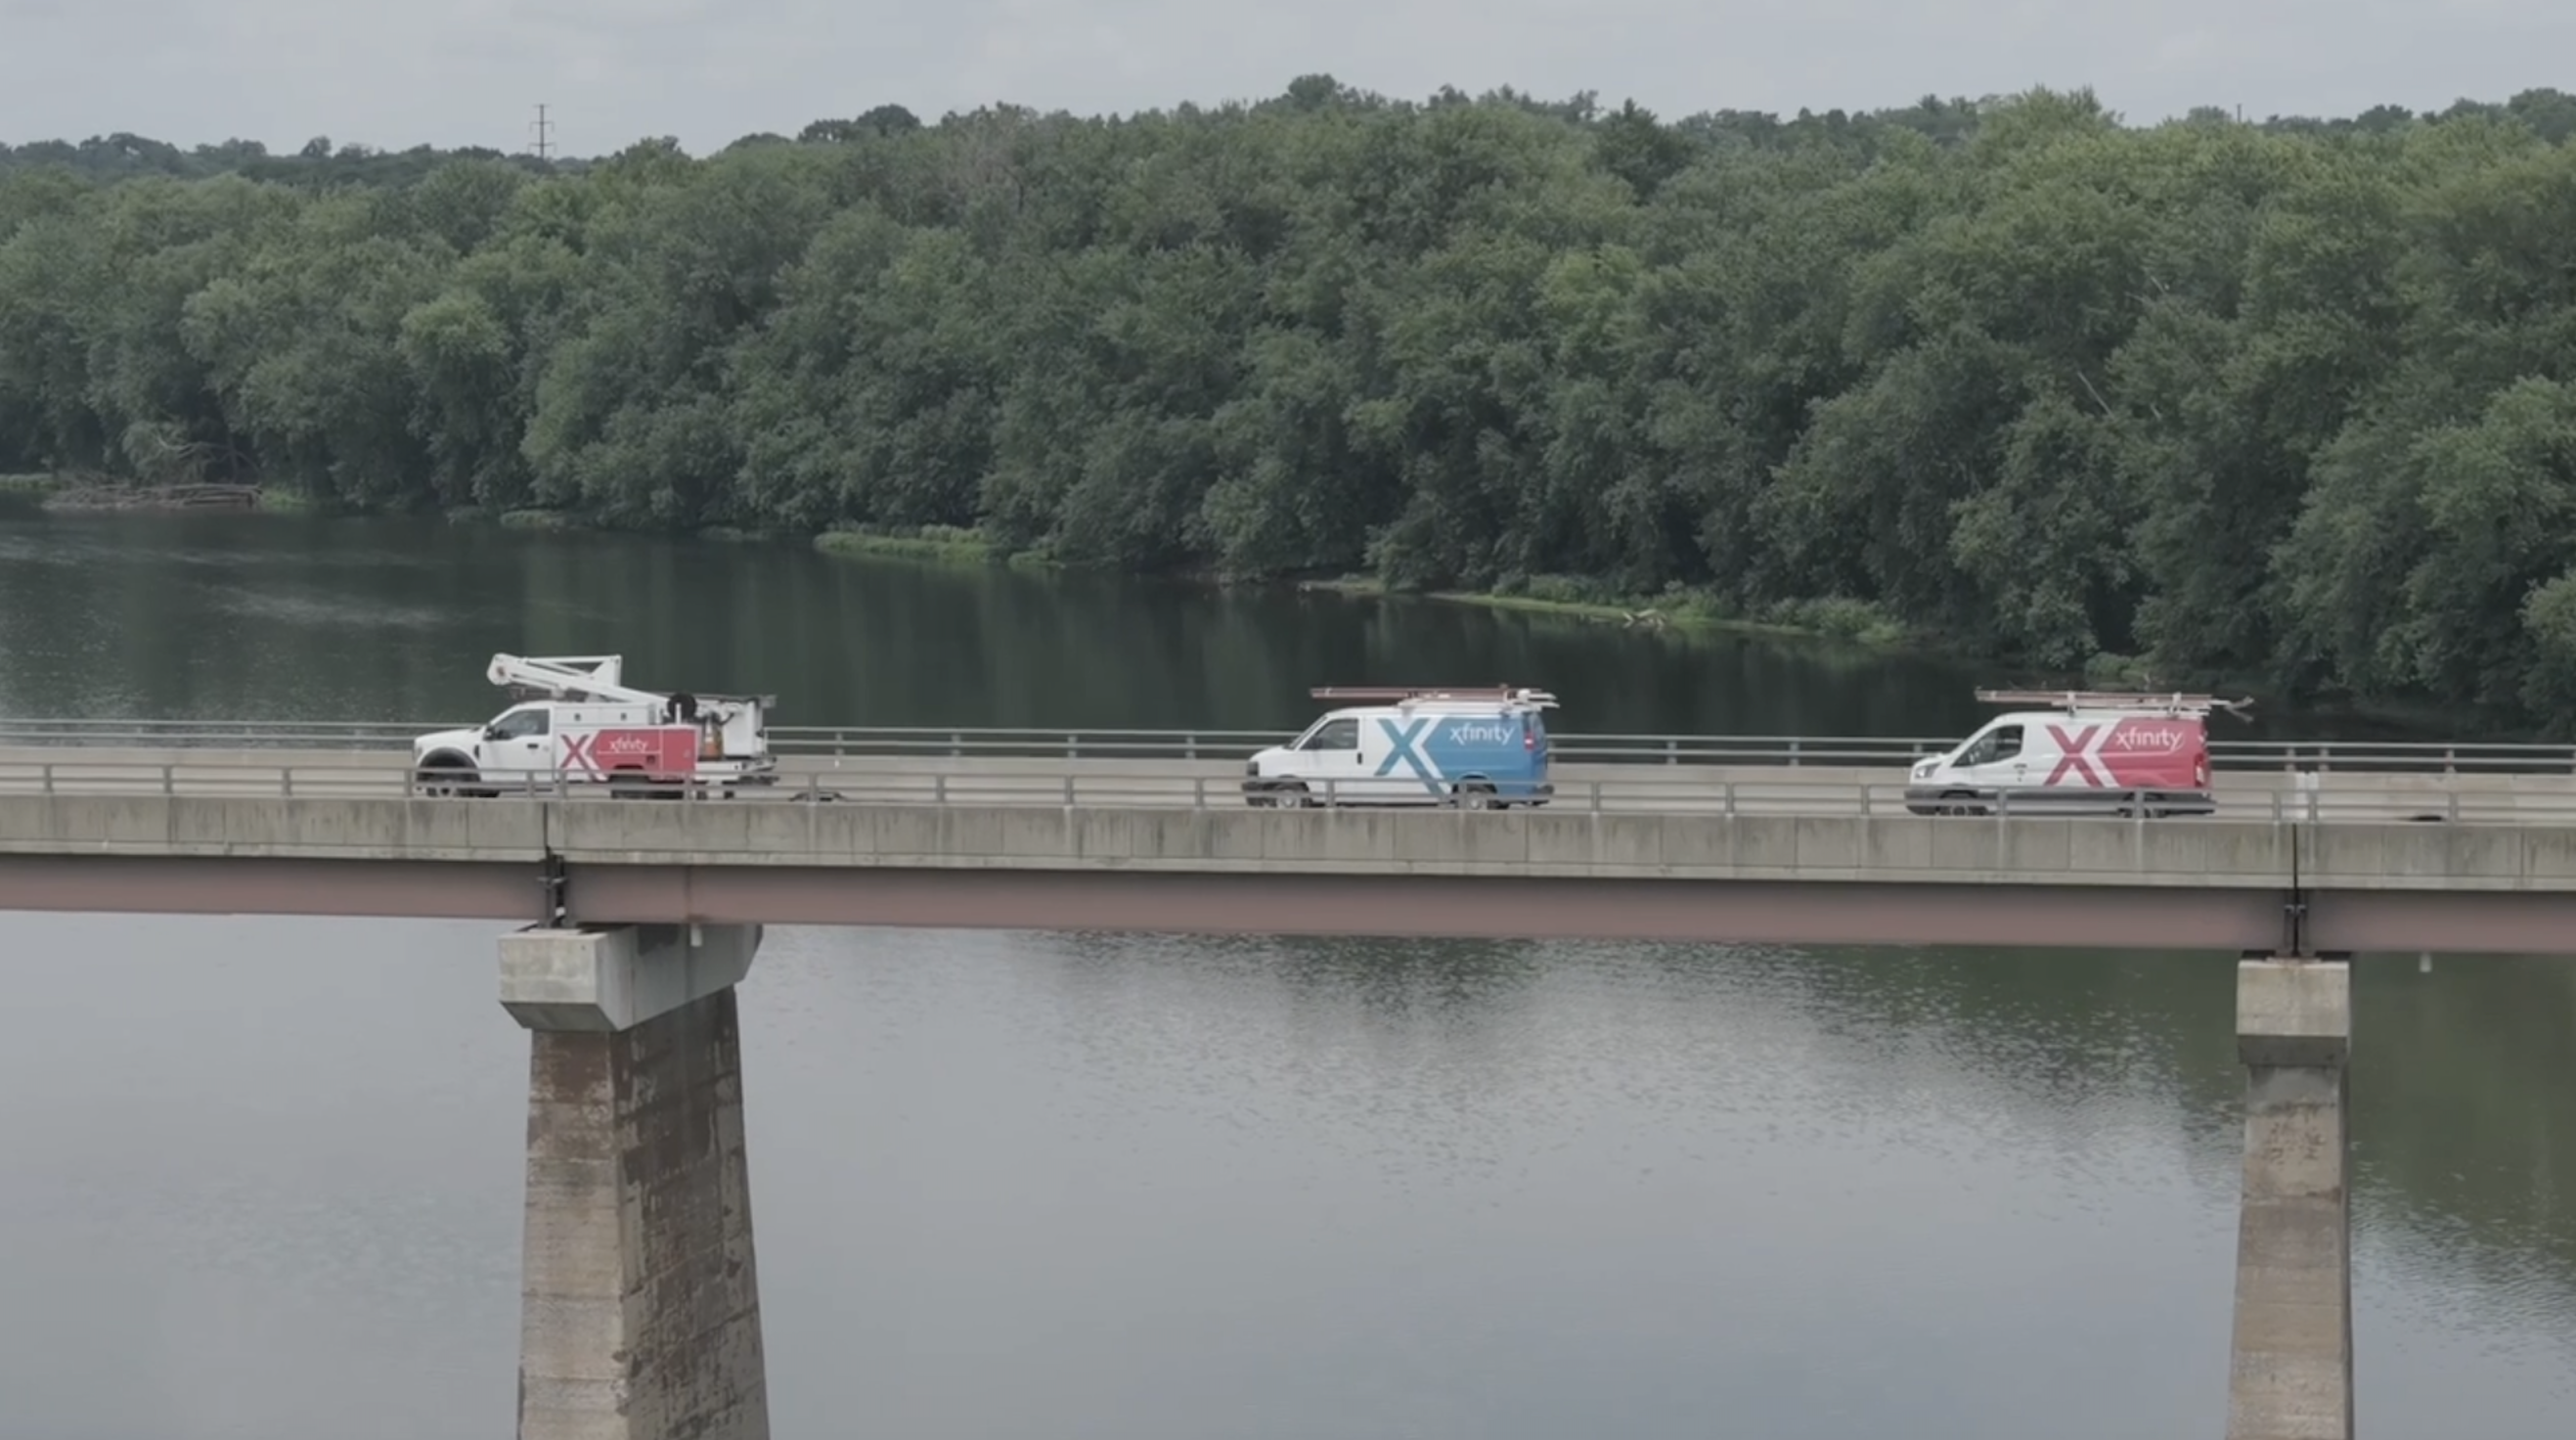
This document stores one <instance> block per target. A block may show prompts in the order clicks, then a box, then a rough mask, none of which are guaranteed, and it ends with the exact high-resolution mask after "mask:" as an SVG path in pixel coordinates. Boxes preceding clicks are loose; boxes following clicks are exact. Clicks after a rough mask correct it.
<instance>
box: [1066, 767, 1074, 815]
mask: <svg viewBox="0 0 2576 1440" xmlns="http://www.w3.org/2000/svg"><path fill="white" fill-rule="evenodd" d="M1064 803H1065V807H1066V808H1067V809H1071V808H1072V806H1073V772H1072V771H1070V770H1068V771H1066V772H1064Z"/></svg>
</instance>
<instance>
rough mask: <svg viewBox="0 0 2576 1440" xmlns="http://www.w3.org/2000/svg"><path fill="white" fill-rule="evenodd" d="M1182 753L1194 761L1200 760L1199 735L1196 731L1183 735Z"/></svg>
mask: <svg viewBox="0 0 2576 1440" xmlns="http://www.w3.org/2000/svg"><path fill="white" fill-rule="evenodd" d="M1181 754H1182V756H1183V758H1185V759H1188V760H1190V761H1191V762H1193V763H1195V762H1196V761H1197V760H1198V758H1199V737H1198V735H1197V734H1196V733H1192V734H1189V735H1185V736H1183V737H1181Z"/></svg>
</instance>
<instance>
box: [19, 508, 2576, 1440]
mask: <svg viewBox="0 0 2576 1440" xmlns="http://www.w3.org/2000/svg"><path fill="white" fill-rule="evenodd" d="M611 648H613V649H622V650H624V651H625V652H626V653H627V654H628V655H629V656H630V657H631V658H630V660H629V662H628V663H629V668H630V672H631V673H635V674H636V675H638V677H639V678H645V677H648V676H649V677H651V678H653V679H657V680H658V679H662V678H664V677H666V676H667V677H672V678H678V679H684V680H685V681H686V682H687V683H693V684H700V685H708V686H714V685H728V686H731V685H752V684H756V685H759V686H761V687H762V688H767V689H774V690H777V691H779V692H781V693H782V694H783V695H787V696H790V697H794V698H795V699H796V700H797V701H798V703H799V705H800V707H802V713H799V714H797V715H796V716H795V718H796V719H798V720H800V721H808V722H812V723H830V722H835V721H838V722H877V723H922V724H966V723H975V722H977V721H979V720H980V721H981V722H983V723H991V724H1032V725H1036V724H1043V725H1078V724H1091V725H1102V724H1123V725H1160V724H1197V725H1209V726H1215V725H1227V726H1247V727H1271V726H1279V727H1284V726H1290V725H1294V724H1296V723H1298V722H1299V720H1300V719H1302V718H1303V717H1304V716H1305V715H1306V714H1309V713H1311V707H1310V706H1309V705H1308V704H1307V702H1306V701H1305V700H1304V698H1303V693H1302V692H1303V689H1304V687H1305V686H1306V685H1308V684H1311V683H1321V682H1324V681H1332V680H1343V681H1348V680H1360V681H1390V680H1406V679H1416V678H1420V676H1421V675H1423V674H1425V673H1430V671H1431V670H1432V668H1433V667H1437V668H1438V669H1439V670H1440V671H1442V672H1443V673H1442V674H1441V678H1460V677H1465V678H1479V679H1482V678H1507V679H1513V680H1522V679H1527V680H1529V681H1531V682H1532V683H1541V684H1547V685H1550V686H1552V687H1553V688H1555V689H1557V690H1559V691H1560V692H1561V693H1563V694H1565V695H1566V696H1567V699H1568V703H1567V710H1568V712H1569V715H1570V716H1571V717H1572V718H1570V719H1569V720H1568V721H1567V722H1566V727H1567V728H1569V729H1587V730H1596V731H1598V730H1614V729H1627V730H1672V729H1699V730H1706V731H1728V730H1732V731H1738V732H1742V731H1753V730H1770V731H1789V730H1805V731H1808V732H1811V733H1812V732H1820V731H1832V730H1839V731H1842V732H1844V733H1856V732H1857V733H1868V732H1873V731H1875V732H1877V733H1900V734H1903V733H1919V732H1922V731H1924V730H1926V729H1946V728H1952V727H1955V726H1956V725H1958V724H1962V723H1966V722H1967V721H1968V720H1970V719H1972V718H1973V717H1974V715H1975V713H1976V712H1975V709H1974V707H1973V706H1966V705H1958V704H1955V703H1953V702H1954V700H1955V696H1956V693H1957V692H1962V691H1963V690H1964V687H1965V686H1967V685H1969V684H1972V683H1974V677H1962V676H1959V675H1956V674H1954V673H1951V672H1945V671H1942V670H1940V669H1939V668H1937V667H1929V666H1924V667H1904V668H1893V669H1881V668H1872V667H1870V666H1864V665H1859V664H1852V663H1839V664H1837V663H1828V662H1823V661H1818V660H1816V659H1814V658H1812V656H1808V655H1802V654H1801V653H1800V652H1796V651H1782V650H1776V649H1766V648H1761V647H1752V646H1745V645H1740V644H1729V643H1725V642H1719V641H1697V642H1693V643H1691V644H1687V645H1682V644H1675V643H1672V642H1670V641H1668V640H1657V639H1653V638H1648V637H1640V636H1634V635H1627V634H1622V633H1620V632H1617V631H1612V630H1605V629H1602V628H1600V627H1586V626H1561V625H1543V624H1534V623H1531V622H1528V621H1524V620H1516V619H1511V618H1508V617H1493V616H1486V615H1480V614H1478V613H1476V612H1473V611H1463V610H1450V609H1445V608H1435V607H1412V608H1403V609H1381V608H1377V607H1369V606H1362V605H1352V604H1347V603H1343V602H1338V601H1324V600H1319V599H1312V598H1306V599H1301V598H1298V597H1278V596H1270V597H1248V596H1234V597H1219V596H1212V595H1206V594H1201V593H1197V592H1187V591H1178V590H1163V589H1156V588H1152V587H1121V586H1109V585H1089V584H1057V583H1049V582H1042V581H1037V580H1034V579H1031V578H1029V577H1025V576H1017V575H1011V574H1007V573H988V572H983V571H965V572H959V571H952V570H936V569H925V568H922V567H908V566H880V565H852V564H848V563H845V562H826V561H823V560H821V559H820V558H819V557H812V556H808V555H804V554H800V553H797V552H793V551H774V550H760V549H751V548H745V547H731V546H698V547H689V546H681V545H671V544H662V543H657V542H636V541H622V540H611V539H605V538H602V537H553V536H523V535H512V534H507V533H496V532H489V531H472V532H468V531H459V530H453V529H450V528H448V527H443V526H401V525H378V524H369V525H357V526H345V525H344V526H336V527H335V526H331V525H319V524H317V525H309V526H308V525H292V524H290V525H277V524H270V523H263V522H252V523H249V524H245V523H243V522H241V521H237V520H227V519H220V518H215V517H187V518H186V519H183V520H146V521H133V520H118V521H82V522H77V523H70V522H59V521H43V522H29V521H20V522H17V523H15V524H12V523H10V522H7V521H5V520H0V714H16V715H30V714H40V713H55V714H60V713H88V714H127V715H169V716H209V717H235V718H241V717H258V718H286V717H291V716H297V715H329V716H335V717H340V718H351V719H388V720H391V719H423V718H429V719H436V718H447V717H470V716H475V715H479V714H482V713H484V712H485V711H487V710H489V709H490V708H492V698H493V692H491V691H490V690H489V689H488V687H485V686H484V685H483V684H482V683H481V677H480V664H481V661H482V659H483V658H484V657H485V656H486V655H488V654H489V653H490V652H491V651H493V650H495V649H519V650H526V651H536V652H544V651H549V650H592V649H611ZM1945 697H1950V698H1945ZM1944 707H1948V708H1944ZM502 928H503V927H500V926H495V925H483V924H447V923H431V922H405V923H394V924H386V923H380V922H366V923H350V922H337V921H323V920H277V919H195V918H189V919H176V918H157V917H132V916H41V915H24V914H10V915H0V967H5V968H6V969H7V970H8V971H9V972H10V973H9V974H8V975H7V976H6V979H7V981H8V983H9V985H10V987H11V988H10V991H9V993H10V995H11V998H12V1002H13V1004H14V1005H15V1007H16V1013H17V1014H18V1015H19V1016H21V1017H22V1023H21V1024H19V1025H17V1026H15V1027H12V1043H11V1044H9V1045H8V1046H5V1047H0V1153H5V1154H6V1155H7V1157H8V1161H7V1169H6V1172H5V1173H6V1176H7V1179H6V1182H5V1183H0V1433H6V1434H10V1435H18V1434H25V1435H29V1436H42V1437H61V1440H217V1437H223V1440H232V1437H244V1440H248V1437H259V1440H444V1437H451V1436H490V1435H506V1434H508V1433H509V1432H510V1426H511V1407H512V1376H513V1373H514V1362H515V1354H516V1345H517V1316H518V1290H517V1285H518V1279H517V1267H518V1244H519V1198H520V1197H519V1185H520V1168H519V1167H520V1131H521V1126H522V1124H523V1113H522V1106H523V1102H524V1095H523V1089H522V1087H523V1085H524V1078H525V1065H526V1053H527V1050H526V1039H525V1037H524V1035H523V1034H522V1032H520V1031H519V1030H518V1029H517V1028H516V1027H515V1026H514V1025H512V1024H511V1023H510V1021H509V1020H508V1019H507V1017H506V1016H504V1015H503V1013H502V1012H501V1010H500V1008H499V1006H498V1004H497V1003H496V1002H495V1001H494V998H493V964H494V949H493V940H494V938H495V937H496V936H497V935H498V934H499V933H500V931H501V929H502ZM2359 969H2360V974H2359V976H2358V981H2357V983H2358V986H2359V990H2360V996H2359V1016H2360V1019H2359V1030H2360V1034H2359V1036H2358V1041H2357V1060H2356V1071H2355V1077H2354V1086H2355V1096H2356V1117H2355V1133H2356V1145H2357V1153H2358V1173H2357V1176H2356V1219H2355V1228H2356V1245H2357V1248H2358V1252H2359V1253H2358V1262H2357V1265H2356V1276H2355V1302H2356V1307H2357V1321H2356V1331H2357V1336H2358V1345H2359V1350H2360V1370H2359V1391H2360V1395H2359V1400H2360V1405H2361V1407H2362V1423H2363V1424H2364V1425H2365V1426H2367V1427H2368V1429H2369V1431H2370V1433H2372V1434H2373V1435H2376V1436H2423V1437H2427V1440H2449V1437H2454V1436H2477V1437H2503V1440H2514V1437H2534V1440H2536V1437H2541V1436H2551V1437H2555V1436H2559V1435H2563V1434H2564V1433H2565V1431H2566V1421H2565V1407H2566V1406H2567V1405H2568V1404H2569V1403H2570V1402H2571V1401H2576V1204H2571V1201H2570V1199H2569V1197H2570V1195H2571V1194H2576V1124H2571V1122H2570V1121H2569V1120H2568V1119H2567V1118H2566V1117H2567V1115H2568V1114H2569V1111H2568V1109H2567V1108H2566V1107H2565V1106H2563V1105H2561V1104H2560V1103H2558V1102H2559V1097H2561V1096H2564V1095H2567V1094H2569V1093H2576V1048H2572V1047H2571V1046H2570V1044H2569V1040H2570V1038H2571V1035H2576V982H2571V980H2570V977H2569V976H2568V974H2567V971H2566V970H2565V968H2564V967H2562V966H2560V965H2558V964H2555V963H2548V962H2539V961H2496V960H2478V959H2470V958H2452V957H2443V958H2441V959H2439V960H2438V961H2436V962H2435V963H2434V964H2433V966H2432V968H2431V970H2430V972H2429V973H2427V972H2425V971H2423V970H2422V969H2421V968H2420V967H2419V965H2418V963H2417V961H2416V959H2415V957H2412V956H2399V957H2384V958H2382V957H2371V958H2369V959H2366V960H2365V962H2364V963H2363V964H2362V965H2361V966H2360V967H2359ZM2232 1004H2233V993H2232V972H2231V961H2230V958H2229V957H2225V956H2209V955H2152V956H2150V955H2121V956H2112V955H2047V954H2018V953H2016V954H1980V953H1969V952H1912V951H1844V952H1816V953H1794V952H1784V951H1773V950H1762V949H1731V948H1725V947H1655V946H1581V945H1555V944H1549V945H1538V944H1527V945H1488V944H1463V943H1462V944H1438V945H1384V944H1372V943H1350V942H1304V941H1297V942H1291V941H1276V942H1235V941H1207V940H1190V941H1179V940H1144V939H1130V938H1114V937H1088V936H1045V935H982V934H962V933H906V932H869V931H828V930H777V931H773V932H771V940H770V942H769V945H768V947H767V948H766V949H765V950H764V953H763V955H762V958H761V961H760V963H759V965H758V967H757V968H756V969H755V970H754V972H753V975H752V979H751V980H750V981H749V982H748V983H747V984H746V986H745V987H744V1006H745V1018H744V1025H745V1060H744V1064H745V1070H746V1083H747V1085H748V1087H749V1097H750V1102H751V1106H750V1119H749V1125H750V1144H751V1156H752V1167H753V1186H754V1193H755V1197H756V1199H755V1206H756V1210H757V1214H758V1216H759V1243H760V1248H761V1269H762V1275H761V1279H762V1288H763V1292H764V1302H765V1304H764V1311H765V1317H766V1321H767V1325H768V1341H769V1349H770V1375H771V1389H772V1396H773V1401H774V1408H775V1413H776V1418H777V1422H778V1424H777V1429H778V1433H779V1434H780V1435H781V1436H782V1437H791V1436H814V1437H837V1436H843V1435H887V1436H904V1437H959V1440H970V1437H971V1440H1021V1437H1026V1440H1040V1437H1050V1440H1052V1437H1064V1436H1081V1437H1095V1436H1096V1437H1102V1440H1109V1437H1122V1440H1123V1437H1133V1440H1209V1437H1244V1440H1308V1437H1317V1436H1360V1437H1379V1436H1384V1437H1441V1440H1447V1437H1459V1440H1468V1437H1476V1440H1485V1437H1498V1440H1561V1437H1564V1436H1568V1435H1577V1434H1581V1435H1592V1434H1599V1435H1619V1436H1652V1437H1662V1436H1684V1435H1689V1436H1704V1435H1709V1434H1728V1435H1736V1434H1741V1435H1747V1436H1765V1437H1775V1436H1776V1437H1816V1440H1825V1437H1844V1436H1851V1435H1863V1434H1869V1435H1904V1436H1907V1437H1910V1440H1911V1437H1923V1440H1931V1437H1958V1440H2021V1437H2028V1440H2062V1437H2064V1436H2067V1435H2069V1434H2078V1433H2080V1434H2083V1435H2085V1436H2088V1437H2129V1436H2135V1437H2140V1440H2146V1437H2155V1440H2165V1437H2170V1436H2174V1435H2183V1434H2199V1435H2214V1434H2216V1433H2218V1431H2219V1429H2220V1428H2221V1426H2222V1425H2223V1420H2224V1387H2225V1377H2226V1365H2227V1332H2228V1323H2229V1285H2230V1280H2231V1275H2232V1263H2233V1245H2234V1225H2235V1218H2234V1193H2235V1184H2236V1166H2237V1146H2238V1136H2237V1132H2236V1131H2235V1129H2234V1128H2233V1127H2234V1125H2235V1123H2236V1108H2235V1107H2236V1104H2237V1100H2238V1092H2239V1088H2240V1085H2241V1080H2240V1077H2239V1073H2238V1071H2237V1070H2236V1068H2235V1065H2234V1061H2233V1056H2232V1033H2231V1029H2232V1027H2231V1024H2230V1019H2231V1009H2232Z"/></svg>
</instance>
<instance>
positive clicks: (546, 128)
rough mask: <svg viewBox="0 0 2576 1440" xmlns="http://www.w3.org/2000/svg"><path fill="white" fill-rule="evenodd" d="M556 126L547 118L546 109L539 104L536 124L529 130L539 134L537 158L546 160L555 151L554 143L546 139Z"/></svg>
mask: <svg viewBox="0 0 2576 1440" xmlns="http://www.w3.org/2000/svg"><path fill="white" fill-rule="evenodd" d="M554 125H555V122H553V121H552V120H549V119H547V118H546V107H545V106H544V105H543V104H539V105H538V106H537V118H536V123H535V124H533V125H531V126H530V127H529V128H530V129H533V130H535V131H536V132H537V158H538V159H540V160H543V159H545V158H546V157H547V156H548V155H549V154H551V153H552V152H553V150H554V145H553V143H552V142H551V141H549V140H548V139H547V138H546V136H547V134H548V132H550V131H552V130H553V129H554Z"/></svg>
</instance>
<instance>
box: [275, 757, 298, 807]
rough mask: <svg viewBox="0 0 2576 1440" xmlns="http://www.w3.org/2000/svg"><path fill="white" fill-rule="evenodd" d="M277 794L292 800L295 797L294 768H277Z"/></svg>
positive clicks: (289, 766) (288, 766)
mask: <svg viewBox="0 0 2576 1440" xmlns="http://www.w3.org/2000/svg"><path fill="white" fill-rule="evenodd" d="M277 793H278V794H280V795H283V796H286V797H287V798H288V799H290V800H291V799H293V798H294V797H295V767H294V766H292V765H280V766H278V767H277Z"/></svg>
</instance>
